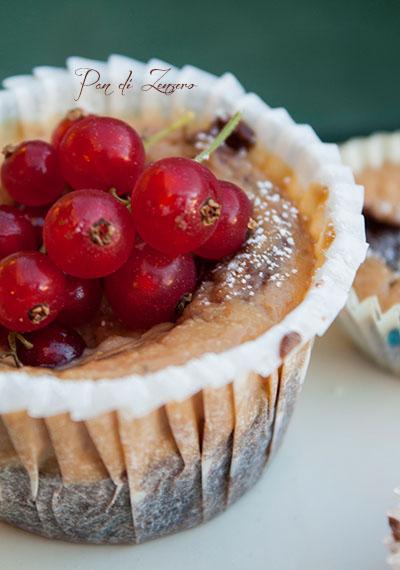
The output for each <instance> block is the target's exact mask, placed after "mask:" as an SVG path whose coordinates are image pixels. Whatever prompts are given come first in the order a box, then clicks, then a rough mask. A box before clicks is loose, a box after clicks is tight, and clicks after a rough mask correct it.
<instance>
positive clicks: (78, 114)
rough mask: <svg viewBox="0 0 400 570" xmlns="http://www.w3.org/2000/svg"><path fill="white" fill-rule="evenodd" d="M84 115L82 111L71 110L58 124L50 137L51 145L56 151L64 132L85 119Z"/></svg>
mask: <svg viewBox="0 0 400 570" xmlns="http://www.w3.org/2000/svg"><path fill="white" fill-rule="evenodd" d="M86 116H87V115H86V113H85V112H84V111H83V110H82V109H71V111H68V113H67V114H66V115H65V117H64V118H63V119H62V120H61V121H60V122H59V123H58V125H57V126H56V128H55V129H54V131H53V134H52V135H51V144H52V145H53V146H54V148H56V149H58V148H59V146H60V143H61V141H62V139H63V138H64V135H65V134H66V132H67V131H68V130H69V129H70V127H72V125H74V124H75V123H77V122H78V121H81V120H82V119H84V118H85V117H86Z"/></svg>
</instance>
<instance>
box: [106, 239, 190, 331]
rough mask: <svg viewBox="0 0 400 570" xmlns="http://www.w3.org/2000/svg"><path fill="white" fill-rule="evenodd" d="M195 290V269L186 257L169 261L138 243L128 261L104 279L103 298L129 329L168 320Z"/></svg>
mask: <svg viewBox="0 0 400 570" xmlns="http://www.w3.org/2000/svg"><path fill="white" fill-rule="evenodd" d="M195 287H196V267H195V264H194V260H193V257H192V256H191V255H189V254H186V255H180V256H178V257H175V258H172V257H168V256H166V255H164V254H162V253H160V252H158V251H155V250H154V249H152V248H151V247H150V246H149V245H147V244H145V243H143V242H141V243H138V244H136V245H135V247H134V249H133V252H132V255H131V257H130V258H129V260H128V262H127V263H126V264H125V265H124V266H123V267H121V269H119V270H118V271H117V272H116V273H114V274H113V275H110V276H109V277H107V278H106V279H105V290H106V296H107V299H108V301H109V303H110V305H111V307H112V308H113V310H114V312H115V313H116V315H117V316H118V317H119V318H120V319H121V321H122V322H123V323H124V324H125V325H127V326H128V327H131V328H138V329H141V328H148V327H151V326H153V325H156V324H158V323H162V322H166V321H172V320H174V319H175V318H176V316H177V313H176V311H177V305H178V304H179V302H180V301H182V299H183V297H184V296H185V295H190V294H191V293H192V292H193V291H194V289H195Z"/></svg>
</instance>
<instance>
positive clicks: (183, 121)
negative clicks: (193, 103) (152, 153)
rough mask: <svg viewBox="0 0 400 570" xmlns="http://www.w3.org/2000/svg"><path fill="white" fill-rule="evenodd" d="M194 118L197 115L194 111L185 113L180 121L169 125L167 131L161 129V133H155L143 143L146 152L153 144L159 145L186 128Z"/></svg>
mask: <svg viewBox="0 0 400 570" xmlns="http://www.w3.org/2000/svg"><path fill="white" fill-rule="evenodd" d="M194 118H195V114H194V113H193V112H192V111H188V112H187V113H184V114H183V115H182V116H181V117H179V119H177V120H176V121H174V122H173V123H171V124H170V125H168V127H165V129H161V131H158V132H156V133H154V135H151V136H150V137H148V138H146V139H145V140H144V142H143V144H144V148H145V150H148V149H149V148H150V147H151V146H152V145H153V144H155V143H158V142H159V141H161V140H162V139H164V138H165V137H167V136H168V135H169V134H171V133H173V132H174V131H176V130H178V129H180V128H181V127H184V126H185V125H187V124H188V123H190V122H191V121H193V119H194Z"/></svg>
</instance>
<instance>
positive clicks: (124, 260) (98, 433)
mask: <svg viewBox="0 0 400 570" xmlns="http://www.w3.org/2000/svg"><path fill="white" fill-rule="evenodd" d="M93 68H95V69H97V70H98V72H99V73H100V74H101V78H102V79H101V85H103V86H104V85H106V84H109V85H110V87H109V91H112V88H113V86H114V87H115V86H116V85H119V84H120V83H121V82H123V81H124V78H126V77H128V76H129V74H130V72H131V71H133V76H134V77H135V81H136V83H135V85H136V88H133V89H131V90H127V92H126V94H125V95H124V96H122V95H121V94H117V93H115V92H114V93H113V94H111V95H110V96H107V95H105V94H104V92H102V88H101V87H100V88H99V89H96V88H95V87H92V88H91V89H89V88H88V89H85V90H84V91H83V92H82V94H81V97H80V100H79V102H78V103H76V104H75V106H77V104H79V106H80V107H81V108H82V109H83V111H84V112H85V113H86V114H87V115H88V116H87V117H86V118H82V115H81V113H80V112H78V111H75V112H74V113H73V114H72V115H71V114H70V115H68V117H67V118H66V119H63V117H65V114H66V112H67V111H68V110H69V109H70V108H71V107H73V106H74V99H76V98H77V96H76V94H77V93H78V94H79V92H80V89H81V87H82V81H81V74H82V71H81V70H82V69H93ZM164 68H168V69H170V79H169V80H168V84H166V86H165V84H164V83H163V84H157V89H153V88H147V87H148V85H149V84H150V80H149V77H151V75H152V70H154V69H164ZM79 70H80V71H79ZM151 81H152V83H154V81H153V80H151ZM140 85H141V86H142V88H140ZM168 85H173V86H175V87H168ZM5 87H6V89H5V91H3V92H1V93H0V120H1V123H2V129H1V131H0V133H1V143H2V144H3V145H9V144H13V145H17V147H15V146H14V147H12V148H11V149H10V147H8V151H6V156H5V159H4V162H3V167H2V173H4V172H5V173H6V175H3V178H2V179H3V186H4V188H3V189H2V202H3V203H5V202H7V203H10V202H12V200H11V198H12V197H13V196H14V200H15V196H16V188H18V189H19V190H20V191H21V193H20V194H19V195H20V196H22V197H21V198H20V201H22V203H24V202H26V201H27V198H26V196H27V193H26V192H28V195H29V196H31V193H30V192H29V189H28V190H27V188H26V185H25V186H24V183H23V181H24V180H26V177H24V178H23V181H22V188H21V179H20V177H19V176H14V177H13V176H12V174H13V172H14V171H13V168H12V165H13V162H17V158H18V159H19V160H20V161H22V164H23V165H24V168H25V169H27V168H28V167H29V168H30V165H29V164H27V161H25V162H24V160H25V159H24V157H25V156H26V152H25V151H26V147H24V148H25V151H24V152H21V145H19V146H18V144H19V143H20V142H21V141H26V140H32V139H36V140H37V139H40V140H44V141H50V140H52V141H53V146H51V147H50V148H51V149H53V151H55V153H56V158H57V160H58V162H56V163H55V164H56V166H54V168H55V170H56V171H57V165H58V167H59V169H60V172H61V178H62V181H63V184H64V186H63V188H61V189H60V188H58V190H57V193H58V194H59V195H58V197H57V198H55V203H53V198H54V197H53V198H52V199H51V200H50V204H48V205H49V206H50V211H49V212H48V213H47V214H45V215H44V216H45V220H44V232H43V233H44V245H45V251H46V254H45V253H44V250H43V249H42V252H37V251H28V252H27V251H23V252H22V254H21V252H16V253H12V254H10V255H9V256H7V257H5V258H3V259H2V260H1V261H0V289H1V290H2V295H3V299H4V298H7V299H9V300H10V303H4V301H3V302H2V301H1V298H0V323H1V324H2V326H3V327H4V329H3V331H2V335H0V342H3V344H6V343H7V342H8V344H9V346H8V349H7V350H5V352H4V353H3V357H4V358H3V361H2V363H0V414H1V416H0V489H1V493H0V518H1V519H2V520H4V521H7V522H9V523H11V524H13V525H16V526H18V527H21V528H23V529H26V530H28V531H31V532H34V533H38V534H41V535H43V536H46V537H49V538H58V539H64V540H68V541H74V542H88V543H108V544H117V543H132V544H136V543H141V542H144V541H146V540H150V539H153V538H157V537H160V536H163V535H166V534H170V533H172V532H176V531H179V530H182V529H187V528H190V527H193V526H195V525H198V524H200V523H202V522H205V521H207V520H209V519H210V518H212V517H213V516H215V515H216V514H218V513H220V512H222V511H223V510H224V509H226V508H227V507H228V506H229V505H230V504H231V503H233V502H234V501H236V500H237V499H238V498H239V497H240V496H241V495H243V494H244V493H245V492H246V491H247V489H249V488H250V487H251V486H252V485H253V484H254V483H255V482H256V481H257V479H258V478H259V477H260V475H261V473H262V472H263V470H264V468H265V467H266V465H269V463H270V461H271V459H272V457H273V456H274V454H275V452H276V450H277V449H278V447H279V445H280V443H281V441H282V438H283V435H284V433H285V430H286V427H287V424H288V421H289V419H290V416H291V414H292V412H293V409H294V406H295V403H296V400H297V397H298V394H299V392H300V389H301V386H302V383H303V380H304V376H305V373H306V369H307V366H308V362H309V358H310V353H311V348H312V344H313V339H314V337H315V336H316V335H321V334H323V333H324V332H325V330H326V329H327V328H328V326H329V325H330V324H331V322H332V321H333V319H334V318H335V317H336V315H337V313H338V312H339V310H340V309H341V308H342V307H343V305H344V303H345V301H346V297H347V294H348V291H349V288H350V286H351V283H352V281H353V278H354V275H355V272H356V270H357V268H358V266H359V264H360V263H361V262H362V260H363V259H364V255H365V251H366V244H365V240H364V224H363V219H362V216H361V203H362V192H361V191H360V188H359V187H358V186H356V185H355V184H354V180H353V177H352V174H351V172H350V170H349V169H348V168H345V167H343V166H342V164H341V162H340V159H339V153H338V151H337V149H336V147H335V146H334V145H323V144H322V143H321V142H320V141H319V139H318V137H317V136H316V135H315V133H314V132H313V131H312V130H311V129H310V128H309V127H306V126H298V125H296V124H295V123H294V122H293V121H292V120H291V119H290V117H289V116H288V114H287V113H286V111H284V110H282V109H276V110H272V109H270V108H269V107H268V106H267V105H266V104H265V103H263V102H262V101H261V100H260V99H259V98H258V97H257V96H256V95H254V94H246V93H245V92H244V91H243V88H242V87H241V85H240V84H239V83H238V82H237V80H236V79H235V78H234V77H233V76H232V75H231V74H225V75H223V76H222V77H221V78H217V77H214V76H213V75H210V74H209V73H205V72H203V71H200V70H198V69H196V68H194V67H192V66H186V67H184V68H183V69H181V70H179V69H176V68H172V67H171V66H169V65H167V64H165V63H163V62H159V61H158V60H151V61H150V62H149V63H148V64H142V63H140V62H137V61H134V60H130V59H128V58H125V57H120V56H111V57H110V58H109V60H108V62H107V63H105V64H101V63H99V62H92V61H87V60H81V59H79V58H72V59H70V60H68V69H67V70H62V69H53V68H37V69H35V70H34V74H33V76H32V77H25V76H24V77H21V78H20V77H17V78H11V79H9V80H7V81H6V82H5ZM168 89H173V90H174V91H173V93H170V94H166V93H165V90H168ZM238 112H239V113H240V115H237V113H238ZM188 113H190V116H191V117H194V118H193V120H192V121H190V122H187V121H186V122H185V120H182V117H185V116H186V117H187V116H188ZM110 117H111V118H112V119H111V122H110ZM115 119H118V120H119V121H118V122H117V125H118V126H116V123H115ZM60 121H62V123H60ZM113 121H114V122H113ZM182 121H183V122H182ZM238 121H239V122H238ZM183 123H185V124H184V126H182V125H183ZM105 124H106V125H107V128H106V136H104V134H103V135H100V134H99V133H100V131H101V129H103V127H104V125H105ZM82 125H83V126H82ZM87 125H91V127H90V128H89V127H88V126H87ZM93 125H95V127H96V128H94V131H95V134H93V130H91V128H92V127H93ZM111 125H114V126H113V127H112V128H111ZM121 125H123V126H121ZM85 129H86V130H85ZM120 129H122V130H123V132H122V131H121V130H120ZM124 129H125V130H124ZM133 129H134V130H133ZM60 131H61V136H60ZM63 131H65V132H64V134H62V132H63ZM88 132H90V134H89V135H88ZM126 132H128V133H129V134H128V135H126ZM132 132H134V133H135V135H133V134H132ZM116 133H117V135H116ZM124 133H125V134H124ZM125 136H126V137H127V138H125ZM85 137H86V138H85ZM60 140H61V142H59V141H60ZM88 141H89V142H88ZM110 141H113V142H112V144H110ZM121 141H124V142H123V144H122V143H121ZM127 141H128V142H127ZM141 141H143V142H141ZM128 143H129V144H130V145H131V146H129V145H128ZM143 143H144V144H143ZM25 144H28V143H25ZM42 145H43V143H42ZM58 145H59V146H58ZM126 145H128V146H129V148H130V149H132V148H133V147H134V148H135V149H136V150H135V152H133V154H130V152H128V150H127V146H126ZM132 145H133V146H132ZM22 146H23V145H22ZM106 147H107V148H108V151H107V152H105V148H106ZM143 147H145V152H143V156H141V154H140V153H141V151H138V148H139V149H140V148H143ZM214 147H218V148H214ZM29 148H30V147H29ZM46 148H48V147H46ZM110 149H111V150H110ZM121 149H122V150H121ZM53 151H51V152H53ZM41 152H44V151H41ZM49 152H50V151H49ZM127 155H128V156H129V160H128V161H125V162H124V161H123V160H122V161H121V156H122V158H123V157H124V156H127ZM99 157H100V158H99ZM171 157H172V158H171ZM193 159H195V160H193ZM135 161H136V162H135ZM19 164H20V163H19ZM46 164H47V163H46ZM82 164H83V167H82V168H81V165H82ZM110 164H111V166H112V168H111V167H110ZM133 166H134V167H135V168H136V169H137V172H136V171H135V172H134V173H133V172H132V168H133ZM48 168H49V169H50V166H49V167H48ZM126 169H127V170H126ZM10 172H11V174H10ZM25 172H26V170H25ZM110 172H111V178H109V174H110ZM41 175H42V174H41ZM128 175H129V176H130V175H132V177H133V178H135V180H134V181H133V180H130V181H129V180H128V187H129V190H130V192H127V188H126V187H125V183H126V182H127V179H128V178H129V176H128ZM88 186H90V187H89V188H88ZM111 187H112V191H111V192H109V191H108V190H110V189H111ZM131 187H133V192H132V190H131ZM44 188H47V189H48V190H49V192H50V191H55V188H56V185H54V184H51V185H49V186H48V187H47V186H46V185H44V184H41V185H38V194H39V195H40V194H41V193H42V192H43V191H44ZM188 194H189V195H190V200H189V202H188V200H187V195H188ZM177 196H178V198H179V199H176V197H177ZM52 204H53V205H52ZM188 204H189V205H188ZM235 204H236V206H235ZM27 207H30V206H27V205H26V204H25V209H26V208H27ZM35 207H38V206H35ZM127 207H131V210H132V211H131V213H130V212H129V210H128V209H127ZM11 208H14V209H15V208H16V205H15V204H14V206H11ZM235 208H236V209H235ZM3 209H4V207H3ZM12 211H14V210H12ZM20 211H24V208H21V207H20ZM71 212H72V213H73V214H74V215H72V214H71ZM94 212H95V214H96V215H94ZM171 212H172V214H171ZM231 212H233V213H234V215H232V216H230V213H231ZM28 213H29V216H30V218H29V219H30V220H31V221H32V220H33V221H34V220H36V227H38V228H39V230H38V231H39V234H40V232H41V229H40V226H41V223H43V221H42V222H40V220H39V221H38V218H40V216H36V218H35V217H34V216H32V212H31V211H29V212H28ZM25 214H26V210H25ZM75 214H76V218H74V216H75ZM128 214H129V215H128ZM26 215H28V214H26ZM29 216H28V217H29ZM171 216H172V218H171ZM171 219H172V220H173V223H172V224H171V223H170V222H171ZM213 226H215V227H213ZM238 227H240V228H241V229H240V232H239V234H240V235H239V238H238V233H237V230H238ZM77 228H78V229H77ZM82 228H84V229H82ZM121 236H122V238H123V239H120V238H121ZM76 240H77V241H76ZM107 248H109V249H107ZM107 252H108V253H109V255H108V254H107ZM38 258H40V260H38ZM10 259H11V262H10ZM27 259H28V261H29V263H28V261H27ZM116 259H117V261H118V262H116ZM27 266H29V268H30V271H33V270H32V267H33V268H34V269H35V272H34V273H30V274H29V276H30V278H29V276H28V278H26V274H25V278H24V279H23V280H22V281H21V280H17V279H16V275H18V276H20V275H21V273H20V272H24V271H25V270H26V267H27ZM38 266H40V267H39V269H40V272H39V271H36V269H37V267H38ZM39 273H40V279H42V278H43V276H44V277H45V278H46V279H47V281H46V283H47V284H48V283H51V295H49V294H48V290H49V287H50V286H48V288H47V289H46V288H45V287H34V284H35V283H36V281H35V280H36V279H38V277H37V275H38V274H39ZM60 276H61V277H60ZM63 279H64V285H63V282H62V281H63ZM79 279H80V280H84V284H83V285H82V283H81V288H83V292H81V293H79V294H78V293H76V290H77V289H78V288H79V287H78V285H77V283H76V280H79ZM96 279H101V280H102V283H100V287H102V289H101V290H100V293H99V290H98V288H96V285H93V283H94V282H95V281H96ZM49 280H50V281H49ZM65 280H66V281H68V285H66V284H65ZM74 280H75V281H74ZM88 280H89V283H88ZM17 281H18V282H17ZM10 283H11V285H10ZM63 287H64V289H63ZM17 290H18V298H19V303H16V304H15V303H14V298H15V295H14V293H15V291H17ZM63 291H64V292H63ZM27 292H28V293H29V294H28V293H27ZM66 292H67V293H66ZM13 295H14V296H13ZM46 295H47V297H46ZM102 295H103V297H102ZM101 297H102V298H101ZM82 299H84V300H85V299H86V301H87V303H83V304H82ZM21 307H23V308H24V310H23V311H22V309H21ZM18 311H22V312H18ZM86 311H88V312H86ZM88 315H90V318H89V316H88ZM84 316H85V317H84ZM7 319H8V320H7ZM51 320H52V322H48V321H51ZM65 323H67V325H66V324H65ZM6 325H7V326H6ZM45 325H48V326H45ZM66 326H68V328H67V329H66ZM1 338H2V339H3V340H1ZM49 347H50V348H51V350H50V348H49ZM54 347H56V348H54ZM60 347H61V349H60Z"/></svg>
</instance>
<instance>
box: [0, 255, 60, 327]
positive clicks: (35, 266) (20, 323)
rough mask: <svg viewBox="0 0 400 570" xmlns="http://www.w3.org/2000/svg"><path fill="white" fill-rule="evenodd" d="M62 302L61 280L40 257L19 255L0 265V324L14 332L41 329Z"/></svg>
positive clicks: (57, 271)
mask: <svg viewBox="0 0 400 570" xmlns="http://www.w3.org/2000/svg"><path fill="white" fill-rule="evenodd" d="M64 301H65V278H64V275H63V274H62V273H61V271H60V270H59V269H57V267H55V266H54V265H53V263H52V262H51V261H50V259H48V258H47V257H46V256H45V255H43V253H39V252H37V251H28V252H19V253H14V254H13V255H9V256H8V257H6V258H4V259H3V260H2V261H0V324H1V325H2V326H4V327H6V328H7V329H9V330H12V331H16V332H22V333H24V332H30V331H34V330H37V329H41V328H43V327H45V326H46V325H48V324H49V323H50V322H51V321H53V320H54V319H55V318H56V317H57V315H58V313H59V312H60V310H61V309H62V308H63V305H64Z"/></svg>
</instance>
